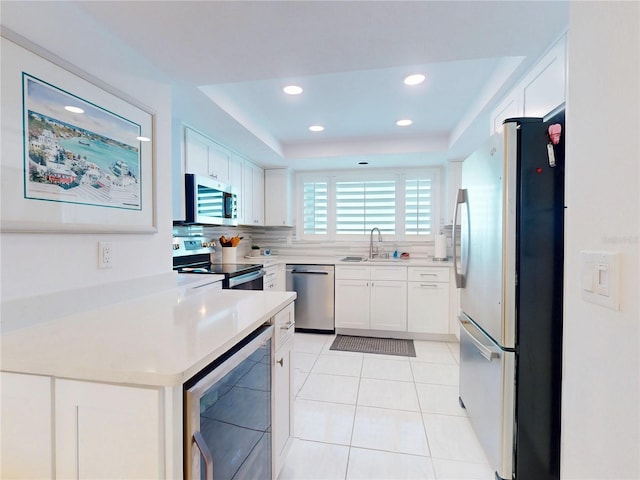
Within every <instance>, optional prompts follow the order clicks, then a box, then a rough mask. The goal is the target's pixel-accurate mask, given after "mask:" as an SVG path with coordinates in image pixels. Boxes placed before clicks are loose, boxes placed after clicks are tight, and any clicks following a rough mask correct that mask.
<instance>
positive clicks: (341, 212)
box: [336, 179, 396, 235]
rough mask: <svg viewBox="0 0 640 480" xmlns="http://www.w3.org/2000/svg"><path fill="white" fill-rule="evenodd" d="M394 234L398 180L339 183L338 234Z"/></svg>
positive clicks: (337, 199)
mask: <svg viewBox="0 0 640 480" xmlns="http://www.w3.org/2000/svg"><path fill="white" fill-rule="evenodd" d="M373 227H378V228H379V229H380V231H381V232H382V233H383V234H384V233H387V234H393V233H395V228H396V184H395V179H391V180H372V181H353V182H340V181H338V182H336V234H337V235H363V234H368V233H369V232H370V231H371V229H372V228H373Z"/></svg>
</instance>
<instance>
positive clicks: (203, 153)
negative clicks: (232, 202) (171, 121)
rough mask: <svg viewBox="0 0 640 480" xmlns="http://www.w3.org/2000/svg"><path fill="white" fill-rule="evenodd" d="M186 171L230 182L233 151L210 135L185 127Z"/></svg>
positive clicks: (222, 181)
mask: <svg viewBox="0 0 640 480" xmlns="http://www.w3.org/2000/svg"><path fill="white" fill-rule="evenodd" d="M184 158H185V172H186V173H195V174H197V175H203V176H206V177H210V178H213V179H215V180H217V181H218V182H221V183H230V171H231V152H230V151H229V150H227V149H226V148H224V147H223V146H221V145H219V144H217V143H216V142H214V141H213V140H212V139H210V138H209V137H206V136H205V135H202V134H201V133H198V132H196V131H195V130H192V129H191V128H189V127H185V128H184Z"/></svg>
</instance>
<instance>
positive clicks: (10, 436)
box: [0, 372, 54, 479]
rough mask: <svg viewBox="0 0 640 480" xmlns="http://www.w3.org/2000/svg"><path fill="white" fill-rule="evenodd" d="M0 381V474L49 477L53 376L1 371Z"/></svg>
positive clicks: (51, 458)
mask: <svg viewBox="0 0 640 480" xmlns="http://www.w3.org/2000/svg"><path fill="white" fill-rule="evenodd" d="M0 382H1V383H2V388H0V394H1V399H0V402H1V405H2V410H1V417H0V419H1V421H0V426H1V430H0V437H1V438H2V442H0V446H1V449H0V458H1V459H2V461H1V462H0V478H12V479H34V478H38V479H48V478H53V477H54V472H53V445H52V442H51V439H52V432H53V415H52V412H51V392H52V391H53V379H52V378H51V377H43V376H39V375H21V374H17V373H8V372H2V373H1V374H0Z"/></svg>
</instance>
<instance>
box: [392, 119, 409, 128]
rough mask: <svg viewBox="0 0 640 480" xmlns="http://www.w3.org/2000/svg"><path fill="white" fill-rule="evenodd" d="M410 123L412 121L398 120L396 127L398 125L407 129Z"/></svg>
mask: <svg viewBox="0 0 640 480" xmlns="http://www.w3.org/2000/svg"><path fill="white" fill-rule="evenodd" d="M412 123H413V121H411V120H409V119H405V120H398V121H397V122H396V125H398V126H399V127H408V126H409V125H411V124H412Z"/></svg>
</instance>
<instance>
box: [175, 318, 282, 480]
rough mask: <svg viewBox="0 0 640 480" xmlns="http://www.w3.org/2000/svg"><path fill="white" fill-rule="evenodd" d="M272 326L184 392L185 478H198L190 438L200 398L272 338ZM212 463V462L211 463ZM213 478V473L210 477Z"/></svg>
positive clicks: (197, 426) (195, 430)
mask: <svg viewBox="0 0 640 480" xmlns="http://www.w3.org/2000/svg"><path fill="white" fill-rule="evenodd" d="M273 333H274V328H273V326H272V325H269V326H265V327H263V330H262V332H260V333H259V334H258V335H257V336H256V337H255V338H254V339H253V340H251V341H250V342H249V343H247V344H246V345H245V346H243V347H242V348H240V349H239V350H238V351H237V352H235V353H233V355H231V357H229V358H228V359H227V360H226V361H224V362H223V363H222V364H221V365H219V366H218V367H216V368H215V369H214V370H212V371H211V372H210V373H209V374H207V375H205V376H204V377H203V378H201V379H200V380H199V381H198V382H197V383H196V384H195V385H194V386H192V387H191V388H189V389H187V390H185V392H184V429H185V432H184V433H185V440H184V442H185V452H184V455H185V457H184V470H185V475H184V478H185V480H192V479H193V478H200V462H199V461H198V462H197V463H195V464H194V463H193V451H192V447H193V441H192V440H191V439H192V438H194V437H195V434H196V433H198V432H199V431H200V398H201V397H202V395H203V394H204V393H205V392H206V391H207V390H208V389H209V388H211V387H212V386H213V385H214V384H215V383H216V382H217V381H218V380H220V379H221V378H223V377H224V376H225V375H226V374H228V373H229V372H230V371H231V370H233V369H234V368H236V367H237V366H238V365H240V364H241V363H242V362H243V361H245V360H246V359H247V358H249V357H250V356H251V355H252V354H253V353H254V352H255V351H256V350H257V349H258V348H259V347H260V346H261V345H263V344H264V343H265V342H267V341H268V340H269V339H271V338H273ZM212 465H213V463H212ZM211 478H213V473H212V477H211Z"/></svg>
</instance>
